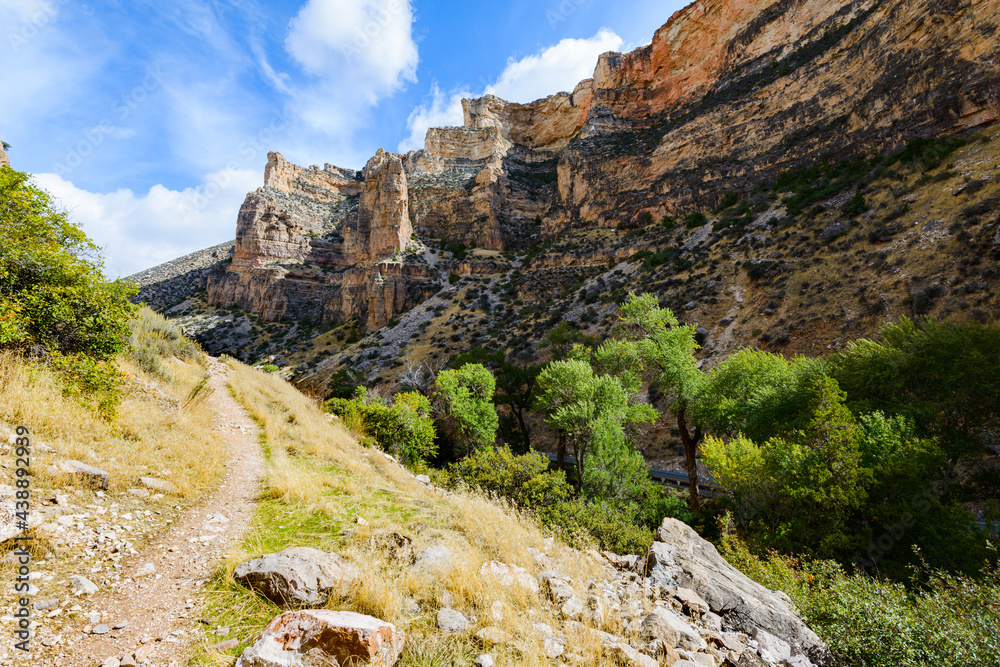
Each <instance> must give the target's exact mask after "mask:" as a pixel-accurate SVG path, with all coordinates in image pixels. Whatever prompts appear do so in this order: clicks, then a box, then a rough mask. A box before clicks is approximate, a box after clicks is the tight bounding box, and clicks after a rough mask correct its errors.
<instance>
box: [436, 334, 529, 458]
mask: <svg viewBox="0 0 1000 667" xmlns="http://www.w3.org/2000/svg"><path fill="white" fill-rule="evenodd" d="M469 363H477V364H482V365H483V366H485V367H486V368H487V369H489V370H490V371H491V372H492V373H493V375H494V377H495V378H496V383H497V384H496V393H495V394H494V396H493V403H494V405H496V406H497V408H499V409H498V410H497V412H498V416H499V428H500V436H501V438H502V439H503V440H504V442H506V443H507V444H508V445H510V447H511V449H513V450H514V451H515V452H527V451H529V450H530V449H531V429H530V428H529V426H528V422H527V419H526V418H525V417H526V416H527V413H529V412H530V411H531V409H532V406H533V405H534V403H535V397H536V394H537V390H538V374H539V373H540V372H541V370H542V367H541V366H540V365H539V364H528V365H520V364H518V363H516V362H514V361H511V360H510V359H508V358H507V357H505V356H504V353H503V352H501V351H500V350H494V351H489V350H484V349H482V348H474V349H472V350H469V351H467V352H463V353H461V354H458V355H456V356H455V358H454V359H452V361H451V364H450V366H451V367H452V368H460V367H461V366H463V365H465V364H469Z"/></svg>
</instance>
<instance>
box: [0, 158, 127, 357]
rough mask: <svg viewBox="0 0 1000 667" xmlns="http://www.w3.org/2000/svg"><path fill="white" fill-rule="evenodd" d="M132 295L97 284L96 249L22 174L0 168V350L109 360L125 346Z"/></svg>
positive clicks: (120, 284) (118, 285)
mask: <svg viewBox="0 0 1000 667" xmlns="http://www.w3.org/2000/svg"><path fill="white" fill-rule="evenodd" d="M91 257H93V258H96V259H89V258H91ZM136 293H137V288H136V286H135V285H134V284H132V283H127V282H125V281H122V280H115V281H109V280H107V279H106V278H105V277H104V275H103V274H102V272H101V261H100V259H99V256H98V248H97V246H96V245H94V243H93V242H91V241H90V240H89V239H88V238H87V237H86V235H85V234H84V233H83V231H82V230H81V229H80V227H79V226H78V225H75V224H73V223H71V222H69V220H68V219H67V216H66V214H65V213H59V212H57V211H56V210H55V206H54V204H53V202H52V199H51V197H50V196H49V195H48V193H46V192H44V191H43V190H41V189H39V188H38V187H36V186H35V185H34V184H32V183H31V181H30V180H29V176H28V174H25V173H21V172H17V171H14V170H13V169H10V168H8V167H0V348H4V347H6V348H21V349H28V348H38V347H41V348H46V349H48V350H54V351H58V352H61V353H64V354H68V355H74V354H86V355H89V356H92V357H94V358H95V359H98V360H105V359H110V358H111V357H113V356H114V355H116V354H117V353H118V352H120V351H122V350H123V349H124V348H125V346H126V341H127V339H128V336H129V320H130V319H131V316H132V313H133V311H134V310H135V306H133V305H132V304H131V303H130V302H129V298H130V297H132V296H133V295H135V294H136Z"/></svg>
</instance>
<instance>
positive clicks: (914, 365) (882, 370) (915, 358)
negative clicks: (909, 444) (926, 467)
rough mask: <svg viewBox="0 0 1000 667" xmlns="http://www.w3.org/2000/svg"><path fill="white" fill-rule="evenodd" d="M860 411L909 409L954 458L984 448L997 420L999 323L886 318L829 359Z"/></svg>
mask: <svg viewBox="0 0 1000 667" xmlns="http://www.w3.org/2000/svg"><path fill="white" fill-rule="evenodd" d="M830 375H832V376H833V377H835V378H836V379H837V381H838V382H839V383H840V386H841V387H843V389H844V390H845V391H846V392H847V395H848V396H849V397H850V403H849V404H850V406H851V408H852V409H853V410H854V411H855V412H856V413H868V412H874V411H876V410H880V411H882V412H884V413H886V414H890V415H905V416H906V417H908V418H910V419H911V420H912V421H913V422H914V424H916V426H917V428H918V430H919V431H920V432H921V433H923V434H925V435H928V436H932V437H936V438H937V439H938V440H939V442H940V443H941V446H942V448H943V449H944V451H945V453H946V454H947V456H948V458H949V460H950V461H951V463H952V465H953V466H954V465H957V463H958V462H959V461H960V460H961V459H962V458H964V457H969V456H977V455H979V454H981V453H983V452H984V449H985V441H984V439H983V435H984V433H985V431H986V430H987V429H992V428H996V427H997V426H998V422H1000V329H997V328H996V327H991V326H986V325H983V324H977V323H959V322H937V321H935V320H931V319H922V320H920V321H918V322H914V321H912V320H909V319H906V318H903V319H901V320H900V321H899V322H896V323H893V324H887V325H886V326H885V327H883V328H882V330H881V332H880V334H879V340H877V341H869V340H861V341H857V342H855V343H852V344H851V345H850V346H848V348H847V349H846V350H844V351H843V352H840V353H838V354H836V355H834V356H833V357H832V358H831V359H830Z"/></svg>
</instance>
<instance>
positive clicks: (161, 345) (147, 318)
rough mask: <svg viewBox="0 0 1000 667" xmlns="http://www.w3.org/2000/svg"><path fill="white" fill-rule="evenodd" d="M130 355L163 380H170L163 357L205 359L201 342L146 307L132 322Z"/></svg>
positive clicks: (144, 368) (136, 314)
mask: <svg viewBox="0 0 1000 667" xmlns="http://www.w3.org/2000/svg"><path fill="white" fill-rule="evenodd" d="M129 331H130V333H129V338H128V342H129V349H128V357H129V359H131V360H132V362H133V363H135V364H136V365H137V366H138V367H139V368H141V369H142V370H144V371H146V372H147V373H149V374H150V375H153V376H155V377H158V378H160V379H162V380H170V372H169V371H168V370H167V368H166V367H165V366H164V365H163V359H165V358H167V357H171V356H173V357H177V358H178V359H182V360H183V359H201V358H202V356H203V355H202V351H201V348H199V347H198V344H197V343H195V342H194V341H192V340H191V339H189V338H187V337H186V336H185V335H184V332H183V331H181V329H180V327H179V326H177V325H176V324H173V323H171V322H169V321H168V320H167V319H166V318H165V317H163V316H162V315H160V314H158V313H156V312H154V311H153V310H150V309H149V308H148V307H146V306H143V307H142V308H140V309H139V310H138V311H137V312H136V313H135V317H133V318H132V320H131V321H130V322H129Z"/></svg>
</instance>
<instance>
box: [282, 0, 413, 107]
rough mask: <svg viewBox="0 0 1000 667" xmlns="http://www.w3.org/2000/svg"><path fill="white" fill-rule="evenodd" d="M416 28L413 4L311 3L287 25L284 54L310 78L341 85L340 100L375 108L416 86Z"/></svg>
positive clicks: (389, 0) (400, 0)
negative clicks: (399, 91)
mask: <svg viewBox="0 0 1000 667" xmlns="http://www.w3.org/2000/svg"><path fill="white" fill-rule="evenodd" d="M412 27H413V10H412V8H411V7H410V2H409V0H362V1H360V2H358V0H309V2H307V3H306V4H305V5H304V6H303V7H302V9H301V10H300V11H299V13H298V15H296V16H295V18H293V19H292V21H291V23H290V25H289V33H288V37H287V39H286V40H285V49H286V50H287V51H288V53H289V54H290V55H291V56H292V58H294V59H295V61H296V62H298V63H299V65H301V66H302V68H303V70H305V71H306V72H307V73H309V74H311V75H313V76H315V77H317V78H318V79H320V80H324V81H328V82H338V83H339V85H338V86H336V88H337V89H338V90H339V91H340V93H341V96H353V97H358V96H360V97H362V98H364V99H365V100H366V101H367V102H369V103H374V102H375V101H377V100H378V99H379V98H380V97H382V96H383V95H386V94H388V93H390V92H392V91H394V90H396V89H397V88H398V87H399V86H400V85H402V84H403V83H405V82H407V81H416V72H417V62H418V60H419V56H418V53H417V45H416V43H415V42H414V41H413V36H412ZM345 84H346V85H345Z"/></svg>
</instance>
